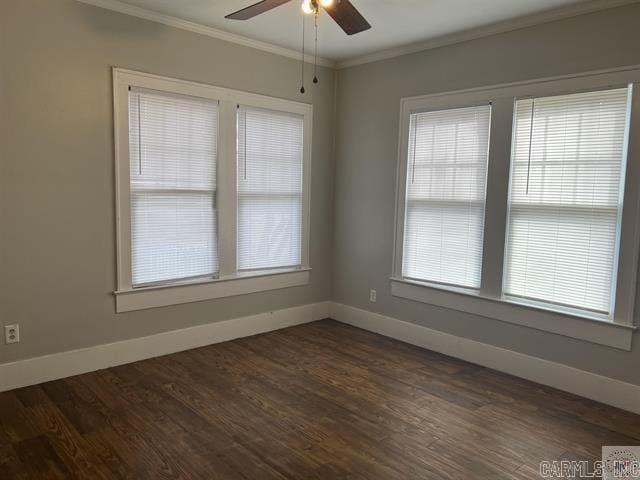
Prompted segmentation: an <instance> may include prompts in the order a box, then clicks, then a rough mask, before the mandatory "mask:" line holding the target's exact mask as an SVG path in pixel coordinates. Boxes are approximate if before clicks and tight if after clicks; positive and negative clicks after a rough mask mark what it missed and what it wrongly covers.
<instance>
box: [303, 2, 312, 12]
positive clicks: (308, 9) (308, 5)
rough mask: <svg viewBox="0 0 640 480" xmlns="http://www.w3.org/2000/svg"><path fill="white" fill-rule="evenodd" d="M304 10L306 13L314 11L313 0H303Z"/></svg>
mask: <svg viewBox="0 0 640 480" xmlns="http://www.w3.org/2000/svg"><path fill="white" fill-rule="evenodd" d="M302 11H303V12H304V13H313V11H314V8H313V5H312V4H311V0H303V2H302Z"/></svg>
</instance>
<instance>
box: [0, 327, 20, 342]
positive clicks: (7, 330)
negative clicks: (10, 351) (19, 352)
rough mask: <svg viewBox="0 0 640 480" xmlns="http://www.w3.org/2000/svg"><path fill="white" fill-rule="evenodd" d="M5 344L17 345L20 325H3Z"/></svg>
mask: <svg viewBox="0 0 640 480" xmlns="http://www.w3.org/2000/svg"><path fill="white" fill-rule="evenodd" d="M4 341H5V343H7V344H9V343H18V342H19V341H20V325H18V324H17V323H16V324H15V325H5V327H4Z"/></svg>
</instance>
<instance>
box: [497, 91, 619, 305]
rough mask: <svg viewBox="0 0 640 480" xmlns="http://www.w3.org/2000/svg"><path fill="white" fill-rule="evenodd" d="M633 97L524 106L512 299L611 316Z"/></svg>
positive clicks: (515, 164) (605, 95)
mask: <svg viewBox="0 0 640 480" xmlns="http://www.w3.org/2000/svg"><path fill="white" fill-rule="evenodd" d="M629 97H630V89H629V88H622V89H614V90H605V91H596V92H589V93H582V94H574V95H563V96H554V97H543V98H532V99H524V100H518V101H516V105H515V125H514V129H515V130H514V136H513V147H512V148H513V154H512V160H511V190H510V203H509V222H508V229H507V232H508V236H507V249H506V258H505V266H506V270H505V284H504V293H505V294H506V295H511V296H514V297H519V298H523V299H529V300H534V301H541V302H546V303H549V304H554V305H558V306H566V307H572V308H577V309H581V310H585V311H587V312H593V313H596V314H602V315H605V316H609V315H610V314H611V312H612V307H613V305H612V299H613V285H614V283H615V274H616V258H617V253H618V248H617V246H618V239H619V233H620V229H619V226H620V218H621V209H622V193H623V191H624V190H623V188H624V185H623V181H624V168H625V160H626V132H627V119H628V113H629V112H628V105H629Z"/></svg>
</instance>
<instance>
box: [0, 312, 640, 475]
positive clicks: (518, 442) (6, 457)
mask: <svg viewBox="0 0 640 480" xmlns="http://www.w3.org/2000/svg"><path fill="white" fill-rule="evenodd" d="M639 443H640V416H637V415H633V414H630V413H627V412H624V411H622V410H617V409H614V408H611V407H607V406H604V405H601V404H598V403H595V402H591V401H588V400H585V399H582V398H579V397H575V396H573V395H570V394H567V393H563V392H560V391H558V390H554V389H551V388H547V387H543V386H540V385H537V384H534V383H531V382H527V381H525V380H521V379H518V378H515V377H511V376H508V375H504V374H501V373H498V372H496V371H493V370H488V369H485V368H482V367H478V366H475V365H472V364H469V363H465V362H462V361H459V360H455V359H452V358H449V357H445V356H443V355H439V354H436V353H433V352H429V351H426V350H422V349H419V348H416V347H413V346H410V345H406V344H403V343H400V342H396V341H394V340H391V339H388V338H384V337H381V336H378V335H374V334H371V333H368V332H365V331H362V330H359V329H356V328H353V327H349V326H346V325H342V324H339V323H337V322H333V321H329V320H326V321H321V322H315V323H312V324H308V325H303V326H298V327H293V328H289V329H286V330H280V331H277V332H272V333H268V334H264V335H259V336H256V337H250V338H245V339H241V340H236V341H233V342H228V343H223V344H218V345H213V346H210V347H205V348H200V349H197V350H191V351H187V352H183V353H178V354H174V355H169V356H166V357H162V358H156V359H152V360H147V361H143V362H138V363H135V364H131V365H126V366H121V367H116V368H110V369H108V370H102V371H98V372H94V373H89V374H86V375H80V376H77V377H72V378H68V379H65V380H59V381H55V382H50V383H46V384H42V385H38V386H34V387H28V388H23V389H20V390H15V391H11V392H5V393H1V394H0V478H2V479H3V480H4V479H49V478H51V479H59V478H62V479H72V478H87V479H111V478H116V479H118V478H126V479H136V480H138V479H154V480H158V479H175V478H184V479H200V478H202V479H247V480H267V479H295V480H301V479H321V480H331V479H362V480H364V479H367V480H373V479H384V480H391V479H400V480H408V479H431V478H433V479H453V478H455V479H539V478H540V477H539V475H538V468H539V462H540V461H542V460H554V459H570V460H574V459H590V460H596V459H598V458H599V456H600V448H601V446H602V445H634V444H639Z"/></svg>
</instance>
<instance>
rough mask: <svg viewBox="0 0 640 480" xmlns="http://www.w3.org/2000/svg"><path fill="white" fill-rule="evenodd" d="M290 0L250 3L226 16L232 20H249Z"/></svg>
mask: <svg viewBox="0 0 640 480" xmlns="http://www.w3.org/2000/svg"><path fill="white" fill-rule="evenodd" d="M290 1H291V0H262V1H261V2H258V3H255V4H253V5H249V6H248V7H245V8H243V9H242V10H238V11H237V12H233V13H231V14H229V15H227V16H226V17H224V18H228V19H230V20H248V19H250V18H253V17H255V16H256V15H260V14H261V13H264V12H268V11H269V10H271V9H272V8H276V7H279V6H280V5H284V4H285V3H289V2H290Z"/></svg>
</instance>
